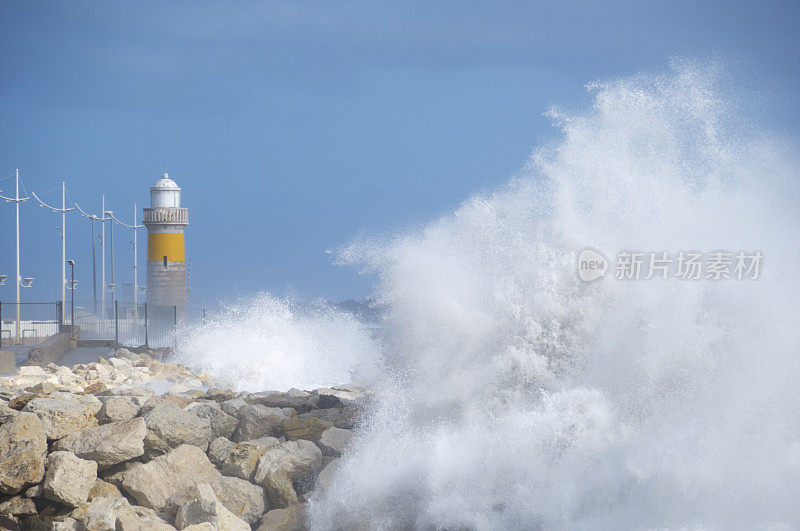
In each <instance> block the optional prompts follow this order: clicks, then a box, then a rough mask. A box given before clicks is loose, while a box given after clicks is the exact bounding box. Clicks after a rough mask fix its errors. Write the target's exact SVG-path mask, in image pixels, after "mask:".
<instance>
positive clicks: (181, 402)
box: [140, 395, 195, 415]
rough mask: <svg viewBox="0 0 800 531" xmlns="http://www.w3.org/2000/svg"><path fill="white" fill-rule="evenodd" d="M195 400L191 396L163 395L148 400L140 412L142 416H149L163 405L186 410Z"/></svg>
mask: <svg viewBox="0 0 800 531" xmlns="http://www.w3.org/2000/svg"><path fill="white" fill-rule="evenodd" d="M194 401H195V399H194V398H192V397H190V396H181V395H161V396H156V397H153V398H151V399H150V400H148V401H147V402H145V403H144V405H143V406H142V409H141V411H140V414H141V415H147V414H148V413H149V412H151V411H152V410H153V409H154V408H155V407H157V406H163V405H171V406H176V407H178V408H181V409H182V408H184V407H186V406H188V405H189V404H191V403H192V402H194Z"/></svg>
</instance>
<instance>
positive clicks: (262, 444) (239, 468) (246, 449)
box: [222, 437, 278, 480]
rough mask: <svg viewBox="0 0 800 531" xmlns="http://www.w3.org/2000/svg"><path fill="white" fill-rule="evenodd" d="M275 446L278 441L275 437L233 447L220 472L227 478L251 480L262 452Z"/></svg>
mask: <svg viewBox="0 0 800 531" xmlns="http://www.w3.org/2000/svg"><path fill="white" fill-rule="evenodd" d="M276 444H278V439H276V438H275V437H262V438H261V439H256V440H253V441H247V442H241V443H238V444H236V445H234V446H233V448H231V449H230V451H229V452H228V456H227V458H226V459H225V461H224V462H223V463H222V472H223V473H224V474H226V475H228V476H235V477H237V478H242V479H246V480H252V479H253V474H254V473H255V471H256V468H257V467H258V460H259V459H261V456H262V455H264V452H266V451H267V450H268V449H269V448H271V447H273V446H275V445H276Z"/></svg>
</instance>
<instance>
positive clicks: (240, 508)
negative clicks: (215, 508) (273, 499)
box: [211, 476, 269, 524]
mask: <svg viewBox="0 0 800 531" xmlns="http://www.w3.org/2000/svg"><path fill="white" fill-rule="evenodd" d="M211 486H212V487H213V488H214V492H215V493H216V494H217V498H219V501H220V502H222V505H224V506H225V507H227V508H228V510H229V511H230V512H232V513H233V514H235V515H236V516H238V517H239V518H241V519H242V520H244V521H245V522H247V523H248V524H254V523H255V522H257V521H258V519H259V518H261V515H262V514H264V511H265V510H267V509H269V504H268V501H267V499H266V496H265V493H264V489H263V487H260V486H258V485H253V484H252V483H250V482H249V481H246V480H244V479H239V478H234V477H230V476H219V477H218V478H217V479H216V480H214V482H213V483H212V484H211Z"/></svg>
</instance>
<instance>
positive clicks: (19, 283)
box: [0, 169, 33, 345]
mask: <svg viewBox="0 0 800 531" xmlns="http://www.w3.org/2000/svg"><path fill="white" fill-rule="evenodd" d="M15 176H16V179H15V181H16V193H15V195H14V197H6V196H3V195H0V198H2V199H5V201H6V203H16V207H17V281H16V285H17V326H16V335H15V339H16V344H17V345H19V344H20V343H21V339H22V334H21V329H20V328H21V327H20V309H21V304H20V302H21V300H20V292H19V291H20V290H19V289H20V287H22V275H21V274H20V272H19V205H20V203H24V202H25V201H27V200H28V199H29V198H27V197H20V196H19V170H18V169H17V170H16V172H15ZM26 280H27V279H26ZM32 282H33V279H32V278H31V279H30V281H29V282H27V283H26V286H25V287H29V286H30V284H31V283H32Z"/></svg>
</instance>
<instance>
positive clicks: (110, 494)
mask: <svg viewBox="0 0 800 531" xmlns="http://www.w3.org/2000/svg"><path fill="white" fill-rule="evenodd" d="M122 497H123V496H122V493H121V492H120V491H119V489H118V488H117V487H115V486H114V485H112V484H111V483H108V482H107V481H103V480H102V479H100V478H97V479H96V480H95V481H94V485H92V490H90V491H89V501H92V500H93V499H95V498H122Z"/></svg>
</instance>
